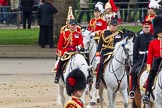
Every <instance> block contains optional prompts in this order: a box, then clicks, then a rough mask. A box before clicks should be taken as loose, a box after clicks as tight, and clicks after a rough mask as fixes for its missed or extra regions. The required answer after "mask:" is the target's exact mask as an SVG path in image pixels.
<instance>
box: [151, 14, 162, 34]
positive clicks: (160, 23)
mask: <svg viewBox="0 0 162 108" xmlns="http://www.w3.org/2000/svg"><path fill="white" fill-rule="evenodd" d="M153 29H154V34H155V36H156V37H157V34H158V33H160V32H162V16H156V17H155V18H154V20H153Z"/></svg>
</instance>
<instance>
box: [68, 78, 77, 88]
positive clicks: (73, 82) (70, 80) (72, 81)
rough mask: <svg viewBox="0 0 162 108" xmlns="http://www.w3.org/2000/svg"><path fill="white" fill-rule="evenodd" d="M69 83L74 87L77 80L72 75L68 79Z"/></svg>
mask: <svg viewBox="0 0 162 108" xmlns="http://www.w3.org/2000/svg"><path fill="white" fill-rule="evenodd" d="M68 83H69V85H70V86H71V87H74V86H75V85H76V80H75V79H74V78H72V77H70V78H69V79H68Z"/></svg>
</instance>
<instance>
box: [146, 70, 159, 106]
mask: <svg viewBox="0 0 162 108" xmlns="http://www.w3.org/2000/svg"><path fill="white" fill-rule="evenodd" d="M155 72H156V71H154V70H153V69H151V70H150V73H149V76H148V79H147V80H148V81H147V82H146V83H147V84H146V86H147V88H146V92H145V95H144V96H143V102H144V103H145V104H148V103H149V102H150V93H151V89H152V84H153V82H154V77H155V76H154V74H153V73H155Z"/></svg>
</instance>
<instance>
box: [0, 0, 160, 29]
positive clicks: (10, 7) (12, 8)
mask: <svg viewBox="0 0 162 108" xmlns="http://www.w3.org/2000/svg"><path fill="white" fill-rule="evenodd" d="M22 1H24V0H0V23H7V24H17V22H18V21H19V23H23V22H24V26H23V27H24V28H26V26H25V25H26V24H25V22H26V19H28V22H29V26H28V28H31V27H30V22H33V23H35V21H36V20H35V19H37V17H36V14H32V16H31V15H30V14H29V17H28V16H26V14H25V15H24V16H23V13H24V12H22V14H17V13H16V12H20V11H23V8H22V5H23V4H22V3H21V2H22ZM27 1H30V0H27ZM32 1H33V6H32V8H31V9H32V11H37V10H38V8H39V6H40V0H32ZM74 1H75V3H76V7H75V10H79V13H78V14H77V15H76V16H77V20H78V22H79V23H81V21H83V16H84V13H86V16H87V18H86V19H87V20H86V22H89V21H90V18H91V17H92V12H91V11H90V10H93V9H94V5H95V3H97V2H102V3H103V4H106V2H107V1H108V0H74ZM114 2H115V4H116V5H117V7H118V8H119V10H120V16H121V19H122V22H129V21H135V20H132V19H134V16H135V15H136V14H138V15H137V16H138V20H139V21H142V20H143V18H144V17H145V16H146V15H147V5H148V2H149V1H148V0H114ZM129 9H130V10H129ZM132 9H134V10H132ZM137 9H138V10H137ZM6 12H11V13H6ZM30 13H31V12H30ZM132 13H133V14H132ZM158 13H160V12H158ZM27 15H28V14H27ZM26 17H28V18H26Z"/></svg>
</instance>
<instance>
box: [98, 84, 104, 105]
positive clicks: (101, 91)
mask: <svg viewBox="0 0 162 108" xmlns="http://www.w3.org/2000/svg"><path fill="white" fill-rule="evenodd" d="M103 89H104V88H102V87H101V88H100V89H99V90H97V91H98V93H99V97H100V103H101V108H103V101H104V99H103Z"/></svg>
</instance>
